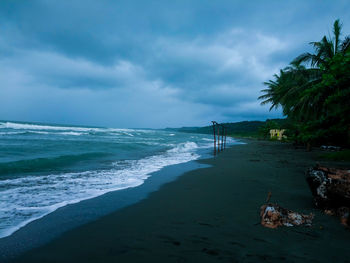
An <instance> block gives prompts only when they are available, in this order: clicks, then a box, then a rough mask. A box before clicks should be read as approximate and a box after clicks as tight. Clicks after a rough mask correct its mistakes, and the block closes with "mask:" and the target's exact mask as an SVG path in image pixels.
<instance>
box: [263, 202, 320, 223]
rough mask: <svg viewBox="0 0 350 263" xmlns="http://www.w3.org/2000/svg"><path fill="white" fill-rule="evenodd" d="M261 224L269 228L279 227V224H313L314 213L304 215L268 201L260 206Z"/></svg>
mask: <svg viewBox="0 0 350 263" xmlns="http://www.w3.org/2000/svg"><path fill="white" fill-rule="evenodd" d="M260 217H261V225H263V226H264V227H269V228H277V227H279V226H300V225H306V226H311V224H312V219H313V217H314V216H313V214H310V215H303V214H300V213H297V212H294V211H291V210H288V209H285V208H283V207H281V206H279V205H278V204H272V203H268V204H265V205H263V206H261V208H260Z"/></svg>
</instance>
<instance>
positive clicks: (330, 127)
mask: <svg viewBox="0 0 350 263" xmlns="http://www.w3.org/2000/svg"><path fill="white" fill-rule="evenodd" d="M341 28H342V25H341V23H340V22H339V20H336V21H335V22H334V25H333V32H332V33H333V35H332V36H331V37H327V36H324V37H323V38H322V39H321V40H320V41H318V42H311V43H310V44H311V45H312V46H313V48H314V53H304V54H301V55H300V56H298V57H297V58H295V59H294V60H293V61H292V62H291V63H290V64H289V66H287V67H286V68H284V69H281V70H280V72H279V73H278V74H275V75H274V79H273V80H269V81H267V82H265V83H264V84H265V86H266V87H267V88H266V89H264V90H262V92H263V93H264V94H263V95H262V96H260V97H259V99H261V100H263V101H262V103H261V104H271V108H270V110H271V109H274V108H278V107H281V108H282V110H283V114H284V115H285V116H286V117H287V120H288V122H289V123H290V125H289V126H290V127H289V133H290V134H289V135H290V136H292V137H293V138H294V140H295V141H296V142H299V143H304V144H307V145H308V146H310V145H311V144H320V143H323V144H338V145H346V144H347V145H349V144H350V36H346V37H344V38H343V39H341Z"/></svg>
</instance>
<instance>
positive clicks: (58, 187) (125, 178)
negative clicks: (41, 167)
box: [0, 142, 199, 237]
mask: <svg viewBox="0 0 350 263" xmlns="http://www.w3.org/2000/svg"><path fill="white" fill-rule="evenodd" d="M197 148H198V145H197V144H196V143H194V142H185V143H180V144H178V145H176V146H175V147H174V148H172V149H170V150H168V151H166V152H165V153H163V154H160V155H153V156H149V157H146V158H143V159H139V160H126V161H123V162H122V163H121V162H120V161H119V162H116V163H114V166H113V168H112V169H110V170H100V171H86V172H80V173H63V174H51V175H45V176H26V177H21V178H16V179H7V180H0V189H3V190H0V237H5V236H8V235H11V234H12V233H13V232H15V231H16V230H18V229H19V228H21V227H23V226H25V225H26V224H28V223H29V222H31V221H33V220H36V219H38V218H41V217H43V216H45V215H47V214H49V213H51V212H53V211H55V210H56V209H58V208H59V207H62V206H65V205H67V204H72V203H77V202H80V201H81V200H85V199H90V198H93V197H96V196H99V195H102V194H104V193H106V192H110V191H115V190H120V189H125V188H129V187H136V186H138V185H140V184H142V183H143V182H144V180H146V179H147V178H148V177H149V176H150V174H151V173H153V172H156V171H159V170H160V169H162V168H163V167H165V166H168V165H174V164H179V163H184V162H188V161H191V160H195V159H197V158H198V157H199V155H198V154H197V153H196V152H195V150H196V149H197Z"/></svg>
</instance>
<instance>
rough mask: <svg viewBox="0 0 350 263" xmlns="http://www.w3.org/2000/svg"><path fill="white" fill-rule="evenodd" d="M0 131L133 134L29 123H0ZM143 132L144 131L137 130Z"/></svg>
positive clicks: (126, 130) (123, 130)
mask: <svg viewBox="0 0 350 263" xmlns="http://www.w3.org/2000/svg"><path fill="white" fill-rule="evenodd" d="M0 129H15V130H44V131H76V132H124V133H126V132H133V131H135V130H133V129H115V128H90V127H77V126H55V125H40V124H30V123H17V122H0ZM138 131H143V132H144V130H138Z"/></svg>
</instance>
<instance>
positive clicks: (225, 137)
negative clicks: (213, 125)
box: [224, 127, 227, 149]
mask: <svg viewBox="0 0 350 263" xmlns="http://www.w3.org/2000/svg"><path fill="white" fill-rule="evenodd" d="M226 136H227V129H226V127H225V143H224V149H226Z"/></svg>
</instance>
